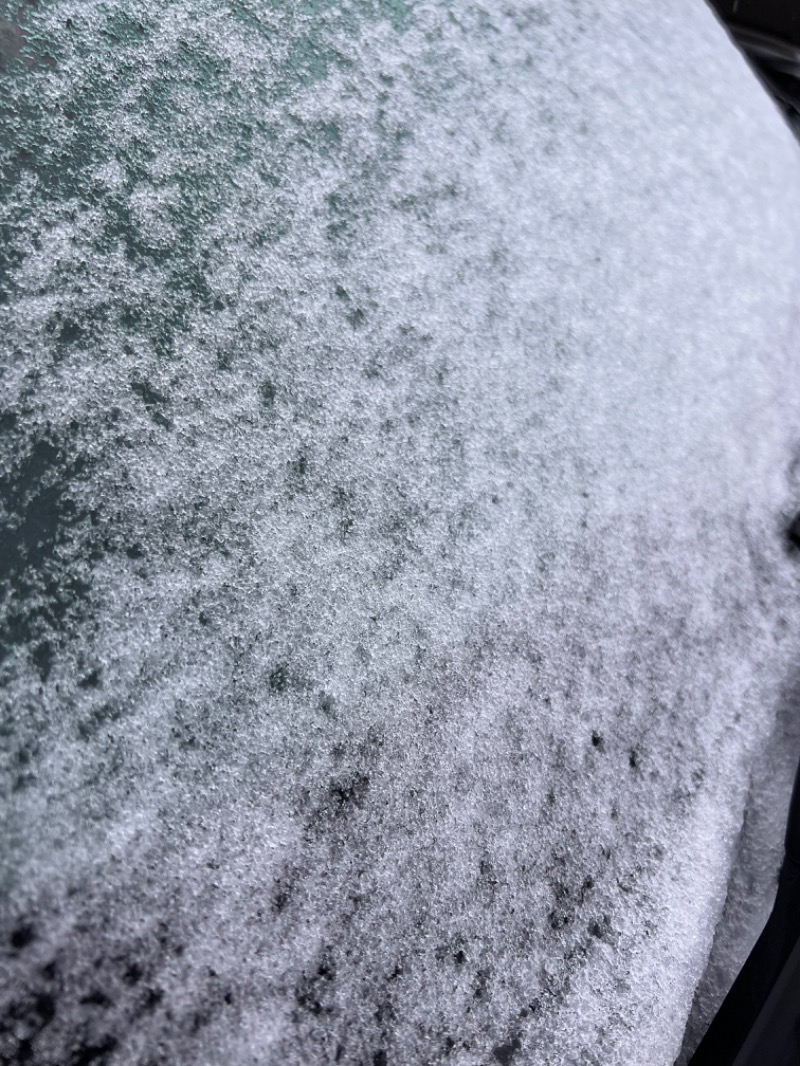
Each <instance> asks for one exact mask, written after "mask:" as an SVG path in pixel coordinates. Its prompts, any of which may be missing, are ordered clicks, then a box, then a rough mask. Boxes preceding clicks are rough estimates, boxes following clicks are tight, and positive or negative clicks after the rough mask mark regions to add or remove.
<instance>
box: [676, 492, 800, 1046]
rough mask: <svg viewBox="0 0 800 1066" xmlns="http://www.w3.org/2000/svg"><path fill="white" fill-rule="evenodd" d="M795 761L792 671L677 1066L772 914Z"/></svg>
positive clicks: (796, 702)
mask: <svg viewBox="0 0 800 1066" xmlns="http://www.w3.org/2000/svg"><path fill="white" fill-rule="evenodd" d="M795 479H796V475H795ZM798 760H800V677H798V675H797V673H796V671H795V673H794V675H793V676H791V677H790V679H789V681H788V683H787V685H786V690H785V692H784V693H783V694H782V696H781V699H780V701H779V704H778V714H777V718H776V722H775V727H774V729H773V731H772V733H771V734H770V736H769V737H768V738H767V741H766V743H765V744H764V746H763V748H762V749H761V751H760V752H759V753H758V756H757V757H756V759H755V760H754V762H753V768H752V771H751V781H750V792H749V795H748V799H747V804H746V806H745V811H744V820H743V823H742V828H741V831H740V834H739V840H738V842H737V846H736V856H735V859H734V863H733V866H732V868H731V872H730V876H729V879H728V892H727V896H726V898H725V907H724V909H723V912H722V916H721V918H720V921H719V923H718V925H717V928H716V930H715V933H714V945H713V947H712V950H711V954H710V956H709V959H708V963H707V965H706V969H705V972H704V973H703V976H702V978H701V980H700V982H699V984H698V986H697V989H696V991H695V996H694V1002H693V1003H692V1010H691V1013H690V1015H689V1021H688V1024H687V1027H686V1032H685V1034H684V1040H683V1048H682V1049H681V1056H680V1057H679V1060H678V1062H679V1063H680V1066H683V1064H684V1063H688V1062H689V1060H690V1058H691V1055H692V1053H693V1052H694V1051H695V1050H696V1048H697V1045H698V1044H699V1043H700V1040H701V1039H702V1037H703V1034H704V1033H705V1031H706V1029H707V1028H708V1026H709V1023H710V1022H711V1019H712V1018H713V1017H714V1015H715V1014H716V1012H717V1009H718V1008H719V1006H720V1004H721V1003H722V1000H723V999H724V997H725V995H726V994H727V992H728V990H729V988H730V987H731V985H732V984H733V982H734V980H735V978H736V975H737V974H738V973H739V971H740V970H741V968H742V966H743V965H744V963H745V960H746V959H747V956H748V955H749V954H750V951H751V950H752V949H753V947H754V945H755V942H756V940H757V939H758V937H759V935H760V933H761V931H762V929H763V928H764V925H765V923H766V921H767V918H768V917H769V914H770V911H771V910H772V905H773V903H774V901H775V894H776V891H777V887H778V873H779V871H780V867H781V864H782V861H783V841H784V836H785V834H786V822H787V816H788V813H789V800H790V798H791V793H792V784H793V779H794V777H795V774H796V772H797V766H798Z"/></svg>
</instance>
